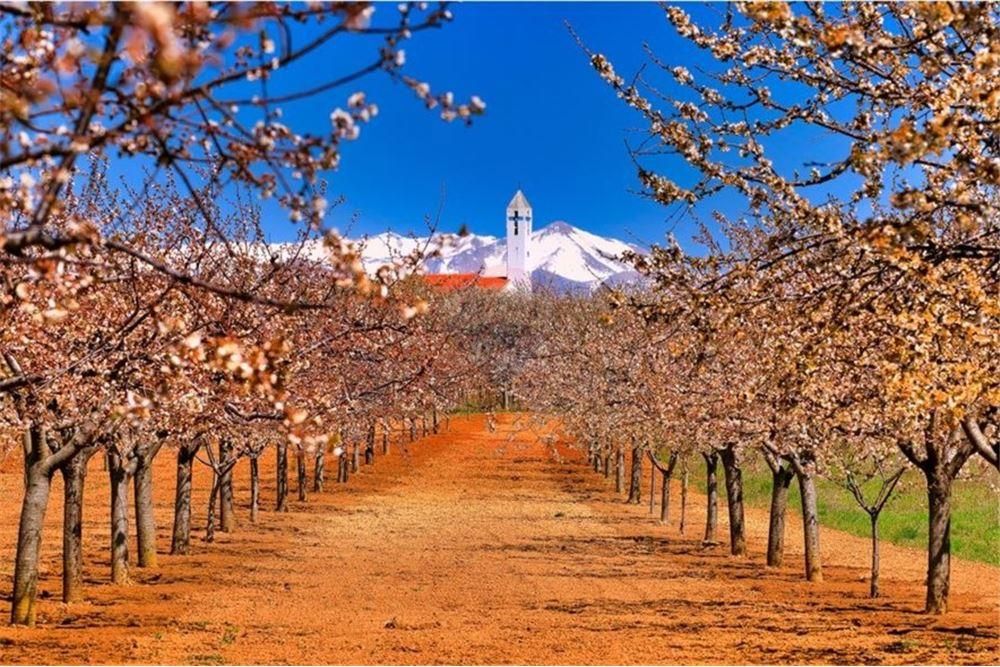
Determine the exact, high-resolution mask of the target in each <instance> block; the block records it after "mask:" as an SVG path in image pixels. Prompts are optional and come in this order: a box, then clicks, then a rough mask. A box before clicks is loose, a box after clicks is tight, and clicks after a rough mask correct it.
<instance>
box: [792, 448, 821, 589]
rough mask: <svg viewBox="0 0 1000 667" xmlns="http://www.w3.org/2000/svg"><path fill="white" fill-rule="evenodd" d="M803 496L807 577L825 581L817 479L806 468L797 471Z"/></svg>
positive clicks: (803, 528)
mask: <svg viewBox="0 0 1000 667" xmlns="http://www.w3.org/2000/svg"><path fill="white" fill-rule="evenodd" d="M796 477H798V480H799V494H800V496H801V497H802V532H803V538H804V546H805V564H806V579H807V580H809V581H823V565H822V563H821V562H820V550H819V513H818V511H817V509H816V480H815V478H814V477H813V475H812V473H810V472H809V471H807V470H804V469H801V468H800V469H798V470H797V471H796Z"/></svg>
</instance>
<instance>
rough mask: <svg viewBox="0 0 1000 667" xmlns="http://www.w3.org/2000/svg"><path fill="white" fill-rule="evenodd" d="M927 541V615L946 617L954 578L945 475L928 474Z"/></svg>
mask: <svg viewBox="0 0 1000 667" xmlns="http://www.w3.org/2000/svg"><path fill="white" fill-rule="evenodd" d="M925 474H926V475H927V508H928V533H927V536H928V541H927V602H926V607H925V611H926V612H927V613H928V614H943V613H944V612H946V611H947V610H948V589H949V581H950V578H951V483H952V479H951V478H950V477H948V476H947V475H946V474H942V473H940V472H939V473H938V474H933V472H926V471H925Z"/></svg>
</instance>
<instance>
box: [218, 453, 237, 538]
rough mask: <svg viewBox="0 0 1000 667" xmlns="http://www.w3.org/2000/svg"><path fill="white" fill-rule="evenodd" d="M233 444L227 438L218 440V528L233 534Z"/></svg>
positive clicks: (234, 524) (234, 518)
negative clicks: (219, 472)
mask: <svg viewBox="0 0 1000 667" xmlns="http://www.w3.org/2000/svg"><path fill="white" fill-rule="evenodd" d="M232 458H233V443H232V441H230V440H229V439H228V438H222V439H221V440H219V465H220V466H222V474H221V475H220V476H219V527H220V528H221V529H222V532H224V533H231V532H233V528H234V527H235V526H236V513H235V512H234V511H233V467H234V463H233V460H232Z"/></svg>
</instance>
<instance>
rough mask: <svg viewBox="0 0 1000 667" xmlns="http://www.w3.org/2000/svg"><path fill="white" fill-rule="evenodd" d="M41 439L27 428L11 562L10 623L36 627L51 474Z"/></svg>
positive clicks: (32, 430)
mask: <svg viewBox="0 0 1000 667" xmlns="http://www.w3.org/2000/svg"><path fill="white" fill-rule="evenodd" d="M43 437H44V436H43V435H42V434H41V432H40V431H39V430H37V429H30V430H29V432H28V433H27V434H26V435H25V439H26V441H27V440H31V441H33V443H32V444H31V445H30V451H29V449H28V447H26V448H25V457H24V474H25V482H26V483H25V488H24V498H23V500H22V502H21V521H20V524H19V526H18V532H17V555H16V556H15V561H14V593H13V597H12V599H11V609H10V622H11V623H12V624H14V625H34V624H35V595H36V594H37V592H38V558H39V553H40V551H41V547H42V527H43V525H44V523H45V510H46V508H47V507H48V504H49V491H50V490H51V488H52V473H53V471H52V470H51V469H49V468H48V467H47V466H45V465H44V463H43V461H42V460H41V457H42V456H43V453H42V452H41V451H40V450H41V447H42V445H41V444H40V443H39V442H38V440H39V439H41V438H43Z"/></svg>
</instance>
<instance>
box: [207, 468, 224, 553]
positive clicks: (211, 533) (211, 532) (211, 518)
mask: <svg viewBox="0 0 1000 667" xmlns="http://www.w3.org/2000/svg"><path fill="white" fill-rule="evenodd" d="M220 487H221V480H220V479H219V475H218V473H216V472H215V471H214V470H213V471H212V490H211V491H210V492H209V494H208V515H207V516H206V517H205V541H206V542H214V541H215V507H216V503H217V502H218V500H219V491H220Z"/></svg>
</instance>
